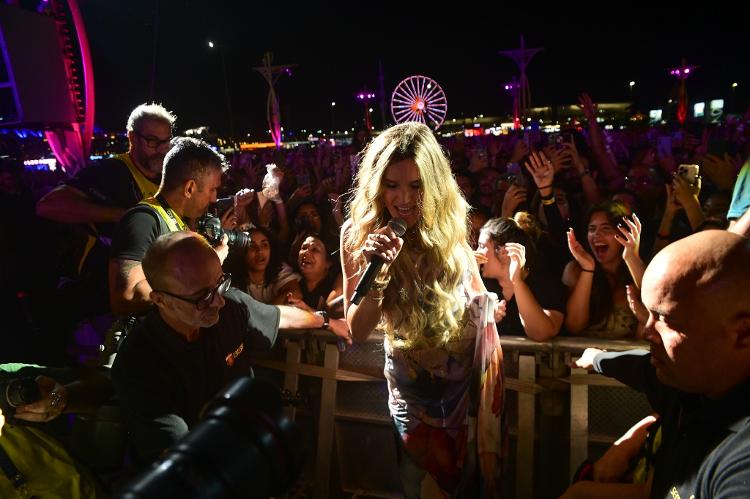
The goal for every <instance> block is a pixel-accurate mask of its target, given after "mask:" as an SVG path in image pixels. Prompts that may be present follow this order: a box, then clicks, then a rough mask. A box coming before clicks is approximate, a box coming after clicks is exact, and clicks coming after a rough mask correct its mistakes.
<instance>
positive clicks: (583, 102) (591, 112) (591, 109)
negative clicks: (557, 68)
mask: <svg viewBox="0 0 750 499" xmlns="http://www.w3.org/2000/svg"><path fill="white" fill-rule="evenodd" d="M578 103H579V106H580V108H581V111H583V114H584V115H585V116H586V118H587V119H588V120H589V121H591V120H593V121H596V114H597V112H598V110H599V107H598V106H597V105H596V104H594V101H592V100H591V96H590V95H589V94H587V93H586V92H583V93H582V94H581V95H580V96H579V97H578Z"/></svg>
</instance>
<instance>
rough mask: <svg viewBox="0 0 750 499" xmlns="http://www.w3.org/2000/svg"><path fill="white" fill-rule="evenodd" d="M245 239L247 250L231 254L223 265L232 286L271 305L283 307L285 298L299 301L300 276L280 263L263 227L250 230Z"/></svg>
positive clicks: (280, 257)
mask: <svg viewBox="0 0 750 499" xmlns="http://www.w3.org/2000/svg"><path fill="white" fill-rule="evenodd" d="M248 236H249V237H250V244H249V245H248V247H247V249H245V251H244V252H241V253H234V254H231V255H230V258H229V259H228V260H230V261H228V262H227V264H226V267H227V269H228V270H231V272H232V286H234V287H236V288H238V289H241V290H242V291H244V292H246V293H247V294H249V295H250V296H252V297H253V298H255V299H256V300H258V301H260V302H263V303H268V304H273V305H282V304H286V303H287V299H288V297H289V296H293V297H296V298H301V297H302V292H301V291H300V288H299V281H300V279H301V277H300V276H299V274H295V273H294V271H292V268H291V267H290V266H289V265H287V264H286V262H284V256H283V253H282V252H281V249H280V248H279V246H278V243H277V242H276V238H275V237H274V236H273V234H272V233H271V232H270V231H269V230H268V229H266V228H264V227H253V228H251V229H250V230H249V231H248Z"/></svg>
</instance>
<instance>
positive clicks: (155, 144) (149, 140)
mask: <svg viewBox="0 0 750 499" xmlns="http://www.w3.org/2000/svg"><path fill="white" fill-rule="evenodd" d="M135 133H136V135H138V136H139V137H140V138H142V139H143V141H144V142H145V143H146V145H147V146H149V147H151V148H153V149H158V148H159V147H161V146H163V145H164V144H169V142H170V141H171V140H172V137H169V138H167V139H164V140H162V139H160V138H159V137H154V136H153V135H143V134H142V133H141V132H139V131H138V130H135Z"/></svg>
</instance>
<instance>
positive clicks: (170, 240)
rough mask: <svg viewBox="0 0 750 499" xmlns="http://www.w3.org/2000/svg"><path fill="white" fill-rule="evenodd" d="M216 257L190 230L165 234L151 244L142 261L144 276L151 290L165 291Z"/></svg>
mask: <svg viewBox="0 0 750 499" xmlns="http://www.w3.org/2000/svg"><path fill="white" fill-rule="evenodd" d="M213 259H216V260H217V261H218V256H217V255H216V252H215V251H214V249H213V248H212V247H211V245H210V244H208V242H207V241H206V240H205V239H204V238H203V236H201V235H200V234H197V233H195V232H191V231H178V232H170V233H169V234H164V235H163V236H160V237H159V238H157V239H156V241H154V242H153V244H151V246H150V247H149V249H148V251H146V255H145V257H144V258H143V262H142V266H143V273H144V274H145V275H146V280H147V281H148V283H149V285H150V286H151V288H152V289H166V288H169V287H171V286H172V285H173V283H174V282H183V280H184V277H186V276H187V275H188V274H190V273H191V269H197V268H200V267H201V266H204V265H205V264H206V263H207V262H210V261H211V260H213Z"/></svg>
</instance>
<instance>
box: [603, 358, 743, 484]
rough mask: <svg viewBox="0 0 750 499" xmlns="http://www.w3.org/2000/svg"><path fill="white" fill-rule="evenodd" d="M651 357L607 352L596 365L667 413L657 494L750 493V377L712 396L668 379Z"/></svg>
mask: <svg viewBox="0 0 750 499" xmlns="http://www.w3.org/2000/svg"><path fill="white" fill-rule="evenodd" d="M650 358H651V355H650V353H649V352H648V351H646V350H631V351H628V352H604V353H600V354H599V355H597V356H596V358H595V359H594V368H595V370H596V371H597V372H599V373H602V374H605V375H607V376H612V377H614V378H616V379H618V380H619V381H621V382H623V383H625V384H627V385H628V386H630V387H632V388H635V389H636V390H639V391H643V392H644V393H645V394H646V396H647V397H648V400H649V402H650V403H651V406H652V407H653V409H654V411H656V412H657V413H659V414H660V415H661V421H662V423H661V428H662V440H661V444H660V446H659V448H658V449H657V450H656V454H655V456H654V460H653V465H654V469H655V472H654V481H653V484H652V486H651V497H658V498H665V499H671V498H674V497H685V498H687V497H750V380H746V381H745V382H744V383H742V384H740V385H739V386H737V387H736V388H735V389H734V390H732V392H731V393H729V394H728V395H726V396H725V397H723V398H722V399H720V400H710V399H707V398H706V397H703V396H700V395H695V394H689V393H684V392H680V391H678V390H675V389H674V388H671V387H668V386H666V385H664V384H662V383H661V382H660V381H659V379H658V378H657V377H656V370H655V369H654V367H653V366H651V364H650Z"/></svg>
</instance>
